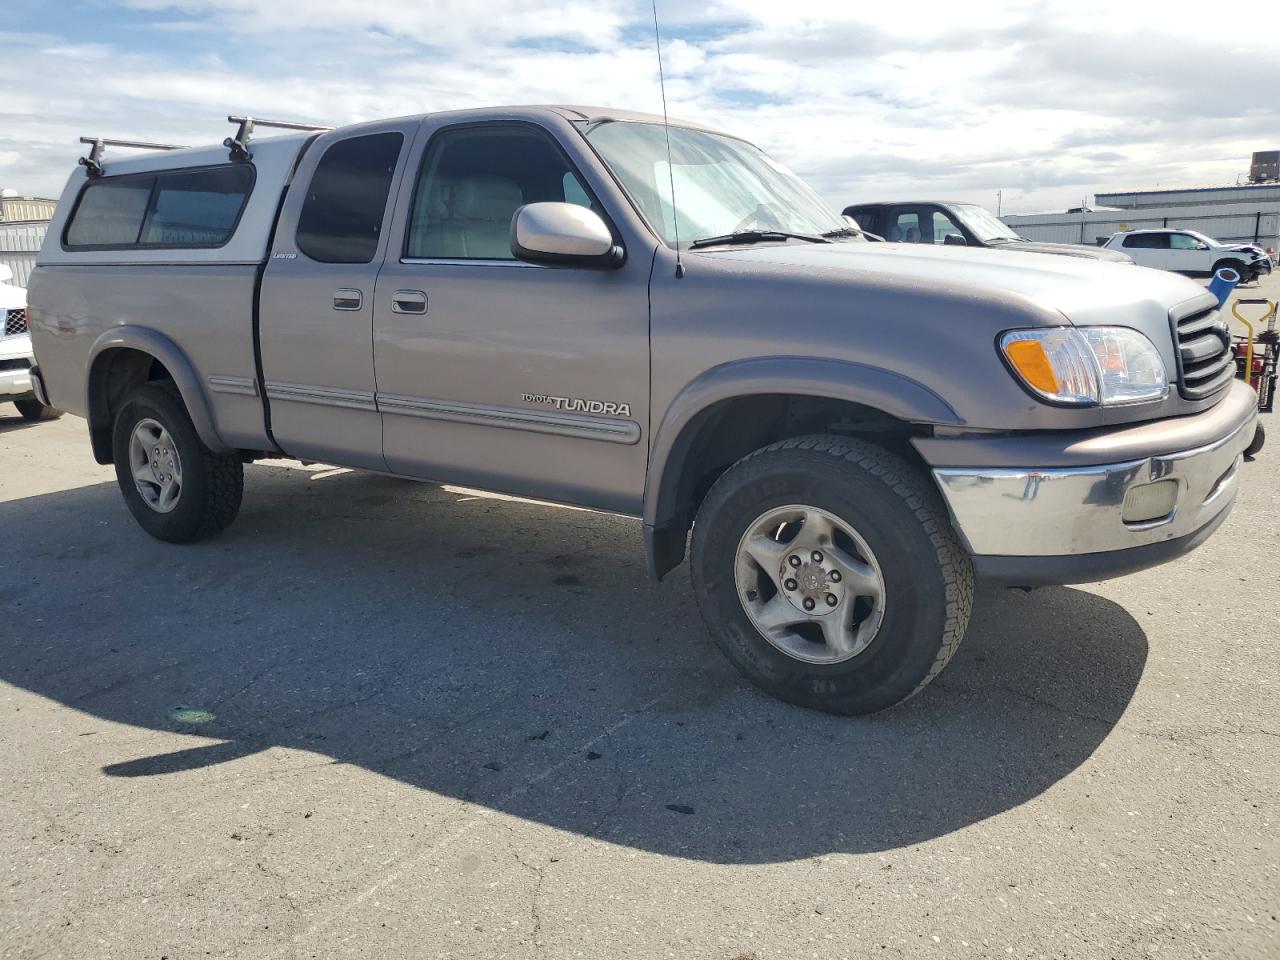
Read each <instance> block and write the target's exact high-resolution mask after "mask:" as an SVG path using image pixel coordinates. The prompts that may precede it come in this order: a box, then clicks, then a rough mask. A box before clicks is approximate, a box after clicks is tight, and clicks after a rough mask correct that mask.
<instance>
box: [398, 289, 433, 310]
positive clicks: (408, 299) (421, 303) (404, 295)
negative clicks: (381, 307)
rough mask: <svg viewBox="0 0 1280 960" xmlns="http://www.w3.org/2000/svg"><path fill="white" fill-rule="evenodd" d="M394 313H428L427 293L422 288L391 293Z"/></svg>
mask: <svg viewBox="0 0 1280 960" xmlns="http://www.w3.org/2000/svg"><path fill="white" fill-rule="evenodd" d="M391 312H392V313H426V312H427V295H426V294H425V293H423V292H422V291H421V290H397V291H396V292H395V293H393V294H392V295H391Z"/></svg>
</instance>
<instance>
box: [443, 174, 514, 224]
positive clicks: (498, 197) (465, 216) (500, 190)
mask: <svg viewBox="0 0 1280 960" xmlns="http://www.w3.org/2000/svg"><path fill="white" fill-rule="evenodd" d="M522 203H524V194H523V193H521V192H520V188H519V187H518V186H517V185H516V183H515V181H514V180H508V179H507V178H506V177H467V178H465V179H463V180H460V181H458V185H457V187H455V188H454V192H453V215H454V217H456V218H457V219H459V220H489V221H491V222H494V223H506V222H509V221H510V220H511V215H512V214H513V213H515V212H516V208H517V207H519V206H520V205H521V204H522Z"/></svg>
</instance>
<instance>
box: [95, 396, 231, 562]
mask: <svg viewBox="0 0 1280 960" xmlns="http://www.w3.org/2000/svg"><path fill="white" fill-rule="evenodd" d="M111 441H112V454H113V458H114V459H115V465H116V480H117V481H118V482H119V484H120V491H121V493H123V494H124V499H125V503H127V504H128V505H129V512H130V513H132V514H133V518H134V519H135V520H137V521H138V524H139V525H140V526H141V527H142V529H144V530H146V531H147V533H149V534H151V536H153V537H155V538H156V539H157V540H166V541H168V542H170V543H191V542H194V541H196V540H203V539H205V538H206V537H210V536H213V534H215V533H217V532H218V531H220V530H222V529H223V528H225V527H226V526H228V525H229V524H230V523H231V521H232V520H234V519H235V516H236V514H237V513H238V512H239V510H240V498H241V496H242V495H243V493H244V468H243V467H242V466H241V464H240V459H239V457H237V456H236V455H235V454H234V453H214V452H213V451H212V450H210V449H209V448H208V447H206V446H205V445H204V442H203V441H201V439H200V436H199V434H197V433H196V428H195V427H194V426H193V425H192V423H191V417H190V416H189V415H188V414H187V408H186V407H185V406H184V405H183V403H182V397H181V396H180V395H179V394H178V391H177V390H176V389H174V388H173V387H172V386H171V385H169V384H165V383H147V384H143V385H142V386H140V387H138V388H136V389H135V390H134V391H133V392H132V393H130V394H129V396H128V397H127V398H126V399H125V401H124V403H122V404H121V406H120V410H119V411H118V412H117V413H116V418H115V425H114V428H113V430H112V435H111Z"/></svg>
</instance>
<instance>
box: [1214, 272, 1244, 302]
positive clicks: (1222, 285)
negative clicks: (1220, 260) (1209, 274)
mask: <svg viewBox="0 0 1280 960" xmlns="http://www.w3.org/2000/svg"><path fill="white" fill-rule="evenodd" d="M1228 276H1231V277H1235V279H1234V280H1228V279H1227V277H1228ZM1239 282H1240V274H1238V273H1236V272H1235V271H1234V270H1232V269H1231V268H1230V267H1223V268H1222V269H1221V270H1219V271H1218V272H1217V273H1215V274H1214V275H1213V279H1212V280H1210V281H1209V292H1210V293H1212V294H1213V295H1214V296H1215V297H1217V298H1218V306H1222V305H1223V304H1224V303H1226V302H1227V298H1228V297H1230V296H1231V291H1232V290H1234V289H1235V288H1236V284H1237V283H1239Z"/></svg>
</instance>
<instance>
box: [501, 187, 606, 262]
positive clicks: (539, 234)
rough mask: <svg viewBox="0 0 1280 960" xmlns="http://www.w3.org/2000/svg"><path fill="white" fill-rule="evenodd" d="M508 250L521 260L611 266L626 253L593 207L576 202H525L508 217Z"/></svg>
mask: <svg viewBox="0 0 1280 960" xmlns="http://www.w3.org/2000/svg"><path fill="white" fill-rule="evenodd" d="M511 252H512V253H513V254H515V255H516V257H517V258H519V259H520V260H525V261H527V262H529V263H542V264H547V265H551V266H564V267H594V268H596V269H598V270H612V269H615V268H617V267H620V266H622V264H623V262H624V261H625V260H626V255H625V253H624V252H623V249H622V247H621V246H619V245H618V244H616V243H614V242H613V234H611V233H610V232H609V227H608V226H607V225H606V224H605V222H604V220H602V219H601V218H600V215H599V214H598V213H596V212H595V211H594V210H589V209H587V208H586V207H582V206H579V205H578V204H576V203H526V204H525V205H524V206H523V207H521V208H520V209H518V210H517V211H516V212H515V216H513V217H512V218H511Z"/></svg>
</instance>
